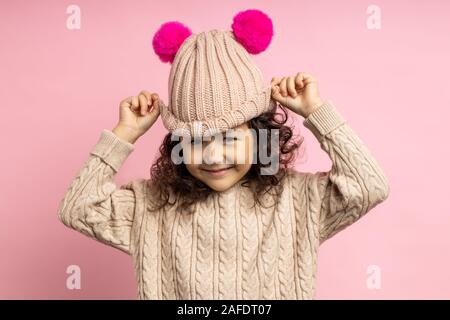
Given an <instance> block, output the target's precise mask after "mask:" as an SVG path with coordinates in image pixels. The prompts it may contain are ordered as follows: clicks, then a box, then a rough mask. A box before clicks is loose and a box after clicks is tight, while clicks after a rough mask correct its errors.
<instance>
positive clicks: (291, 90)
mask: <svg viewBox="0 0 450 320" xmlns="http://www.w3.org/2000/svg"><path fill="white" fill-rule="evenodd" d="M287 89H288V92H289V95H290V96H291V97H293V98H295V97H297V90H295V78H294V77H289V78H287Z"/></svg>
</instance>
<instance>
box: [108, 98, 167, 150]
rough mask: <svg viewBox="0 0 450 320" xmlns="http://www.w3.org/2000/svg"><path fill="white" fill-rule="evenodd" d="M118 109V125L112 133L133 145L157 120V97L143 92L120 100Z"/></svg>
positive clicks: (158, 110)
mask: <svg viewBox="0 0 450 320" xmlns="http://www.w3.org/2000/svg"><path fill="white" fill-rule="evenodd" d="M119 108H120V114H119V116H120V118H119V123H118V124H117V126H116V127H115V128H114V129H113V130H112V131H113V132H114V133H115V134H116V135H117V136H119V137H120V138H122V139H124V140H126V141H128V142H130V143H134V142H136V140H137V139H138V138H139V137H140V136H142V135H143V134H144V133H145V132H147V130H148V129H150V128H151V127H152V125H153V124H154V123H155V122H156V120H157V119H158V117H159V115H160V108H159V96H158V94H157V93H153V94H152V93H150V92H148V91H145V90H143V91H141V92H140V93H139V95H137V96H131V97H128V98H127V99H125V100H122V101H121V102H120V105H119Z"/></svg>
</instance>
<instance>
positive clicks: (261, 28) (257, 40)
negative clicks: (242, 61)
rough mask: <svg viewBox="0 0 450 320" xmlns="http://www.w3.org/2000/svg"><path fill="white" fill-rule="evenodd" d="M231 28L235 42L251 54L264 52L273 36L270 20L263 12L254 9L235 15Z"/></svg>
mask: <svg viewBox="0 0 450 320" xmlns="http://www.w3.org/2000/svg"><path fill="white" fill-rule="evenodd" d="M231 28H232V29H233V33H234V36H235V37H236V40H238V41H239V43H240V44H242V45H243V46H244V48H245V49H246V50H247V51H248V52H249V53H252V54H257V53H260V52H262V51H264V50H266V48H267V47H268V46H269V44H270V41H271V40H272V36H273V25H272V20H270V18H269V16H267V15H266V14H265V13H264V12H262V11H260V10H256V9H250V10H246V11H241V12H239V13H238V14H236V15H235V16H234V18H233V24H232V26H231Z"/></svg>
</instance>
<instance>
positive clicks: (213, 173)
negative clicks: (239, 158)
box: [202, 166, 234, 177]
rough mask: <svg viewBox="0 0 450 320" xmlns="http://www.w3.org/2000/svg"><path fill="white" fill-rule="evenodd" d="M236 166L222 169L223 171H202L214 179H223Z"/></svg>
mask: <svg viewBox="0 0 450 320" xmlns="http://www.w3.org/2000/svg"><path fill="white" fill-rule="evenodd" d="M233 167H234V166H231V167H226V168H221V169H215V170H210V169H202V170H204V171H206V172H207V173H208V174H209V175H210V176H213V177H223V176H224V175H226V174H227V173H228V172H229V171H230V170H231V169H232V168H233Z"/></svg>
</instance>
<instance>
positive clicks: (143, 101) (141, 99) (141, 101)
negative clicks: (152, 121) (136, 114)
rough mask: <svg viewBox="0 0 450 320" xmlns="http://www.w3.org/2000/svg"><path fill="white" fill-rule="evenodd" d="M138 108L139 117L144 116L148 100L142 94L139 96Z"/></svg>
mask: <svg viewBox="0 0 450 320" xmlns="http://www.w3.org/2000/svg"><path fill="white" fill-rule="evenodd" d="M139 106H140V110H141V115H142V116H145V114H146V113H147V110H148V100H147V97H146V96H145V95H143V94H140V95H139Z"/></svg>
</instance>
